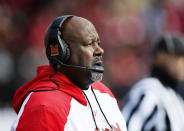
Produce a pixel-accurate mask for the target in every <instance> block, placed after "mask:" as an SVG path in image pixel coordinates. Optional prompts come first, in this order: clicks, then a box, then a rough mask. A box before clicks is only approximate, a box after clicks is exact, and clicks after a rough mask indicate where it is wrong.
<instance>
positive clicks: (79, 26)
mask: <svg viewBox="0 0 184 131" xmlns="http://www.w3.org/2000/svg"><path fill="white" fill-rule="evenodd" d="M65 34H68V35H67V36H68V37H70V39H72V40H75V39H78V40H81V41H86V40H92V39H93V40H94V39H95V40H98V39H99V38H98V37H99V36H98V33H97V32H96V29H95V27H94V25H93V24H92V23H91V22H90V21H88V20H86V19H84V18H81V17H76V16H75V17H73V18H71V20H70V21H69V22H68V23H67V24H66V27H65Z"/></svg>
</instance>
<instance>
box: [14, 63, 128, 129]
mask: <svg viewBox="0 0 184 131" xmlns="http://www.w3.org/2000/svg"><path fill="white" fill-rule="evenodd" d="M52 74H54V70H53V68H52V67H50V66H40V67H38V69H37V76H36V77H35V78H34V79H33V80H31V81H30V82H28V83H27V84H25V85H24V86H22V87H21V88H19V89H18V90H17V91H16V93H15V95H14V101H13V107H14V109H15V111H16V113H18V116H17V119H16V120H15V122H14V124H13V125H12V131H90V130H91V131H94V130H96V127H97V128H98V129H99V130H100V131H101V130H105V129H106V130H107V129H110V126H111V127H112V130H118V131H120V130H122V131H126V126H125V122H124V119H123V117H122V116H121V113H120V111H119V108H118V106H117V103H116V100H115V98H114V96H113V94H112V93H111V91H110V90H109V89H108V88H107V87H105V86H104V85H103V84H102V83H100V82H95V83H93V84H92V85H91V86H90V87H89V89H88V90H86V91H82V90H81V89H80V88H79V87H77V86H76V85H74V84H73V83H72V82H71V81H70V80H69V79H68V78H67V77H66V76H64V75H63V74H62V73H60V72H58V73H57V74H56V75H54V76H53V77H52V78H53V79H54V80H55V81H56V82H57V83H58V84H59V86H60V88H59V89H58V90H53V91H39V92H31V93H29V94H26V93H27V92H28V91H30V90H43V89H55V88H57V85H56V84H55V83H53V82H52V81H51V80H50V78H49V76H50V75H52ZM92 90H94V94H93V92H92ZM83 93H85V94H86V96H87V98H88V99H89V103H88V101H87V99H86V97H85V96H84V94H83ZM25 95H26V96H25ZM94 95H96V97H97V100H96V99H95V96H94ZM98 102H99V105H100V106H101V109H102V111H101V110H100V107H99V105H98ZM90 105H91V108H90ZM92 113H93V115H92ZM103 113H104V115H105V116H104V115H103ZM93 117H94V118H93ZM105 117H106V118H105ZM108 123H109V124H108Z"/></svg>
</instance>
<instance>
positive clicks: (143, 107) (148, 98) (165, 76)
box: [122, 34, 184, 131]
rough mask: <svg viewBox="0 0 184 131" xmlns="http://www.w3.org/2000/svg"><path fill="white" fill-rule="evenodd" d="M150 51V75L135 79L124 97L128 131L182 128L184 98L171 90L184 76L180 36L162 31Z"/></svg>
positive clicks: (175, 130)
mask: <svg viewBox="0 0 184 131" xmlns="http://www.w3.org/2000/svg"><path fill="white" fill-rule="evenodd" d="M152 51H153V66H152V69H151V71H150V75H149V76H147V77H145V78H143V79H142V80H140V81H138V82H137V83H136V84H135V85H134V86H133V87H132V88H131V90H130V92H129V93H128V95H127V96H126V98H125V101H124V106H123V108H122V114H123V115H124V117H125V120H126V123H127V128H128V131H184V101H183V99H182V98H181V97H180V96H179V94H178V93H177V92H176V91H175V90H176V87H177V85H178V84H179V83H180V82H181V81H183V80H184V40H183V38H182V37H181V36H177V35H173V34H162V35H160V36H158V37H157V39H156V40H155V41H154V42H153V48H152Z"/></svg>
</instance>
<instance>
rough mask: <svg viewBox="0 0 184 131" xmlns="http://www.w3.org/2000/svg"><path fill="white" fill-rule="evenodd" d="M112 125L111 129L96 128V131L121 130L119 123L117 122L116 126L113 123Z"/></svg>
mask: <svg viewBox="0 0 184 131" xmlns="http://www.w3.org/2000/svg"><path fill="white" fill-rule="evenodd" d="M111 127H112V128H111V129H102V130H100V129H95V131H121V129H120V127H119V124H118V123H116V126H113V125H111Z"/></svg>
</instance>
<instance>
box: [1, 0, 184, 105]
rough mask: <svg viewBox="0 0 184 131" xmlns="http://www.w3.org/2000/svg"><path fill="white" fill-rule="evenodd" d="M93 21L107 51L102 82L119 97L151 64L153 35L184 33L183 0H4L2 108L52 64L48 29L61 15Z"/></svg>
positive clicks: (2, 5) (2, 18)
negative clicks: (47, 47) (46, 40)
mask: <svg viewBox="0 0 184 131" xmlns="http://www.w3.org/2000/svg"><path fill="white" fill-rule="evenodd" d="M65 14H73V15H78V16H81V17H85V18H87V19H89V20H90V21H92V23H94V25H95V27H96V28H97V31H98V33H99V35H100V38H101V45H102V47H103V48H104V50H105V54H104V66H105V74H104V79H103V81H104V83H105V84H106V85H107V86H108V87H109V88H111V90H112V91H113V92H114V94H115V96H116V98H117V99H118V100H122V98H123V97H124V95H125V94H126V92H127V90H128V89H129V88H130V87H131V85H132V84H134V83H135V81H137V80H138V79H140V78H141V77H143V76H144V75H146V74H147V73H148V70H149V68H150V65H151V62H152V60H151V57H150V47H151V40H152V39H153V38H154V37H155V36H156V35H158V34H160V33H162V32H172V33H179V34H184V1H183V0H139V1H137V0H52V1H49V0H41V1H39V0H4V1H3V0H1V1H0V23H1V24H0V90H1V91H0V107H4V106H5V105H10V106H11V103H12V99H13V94H14V92H15V90H16V89H17V88H19V87H20V86H21V85H22V84H24V83H25V82H27V81H29V80H31V79H32V78H33V77H34V76H35V75H36V71H35V70H36V67H37V66H38V65H43V64H48V61H47V59H46V55H45V48H44V33H45V31H46V29H47V27H48V25H49V24H50V23H51V22H52V21H53V19H54V18H56V17H57V16H61V15H65Z"/></svg>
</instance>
